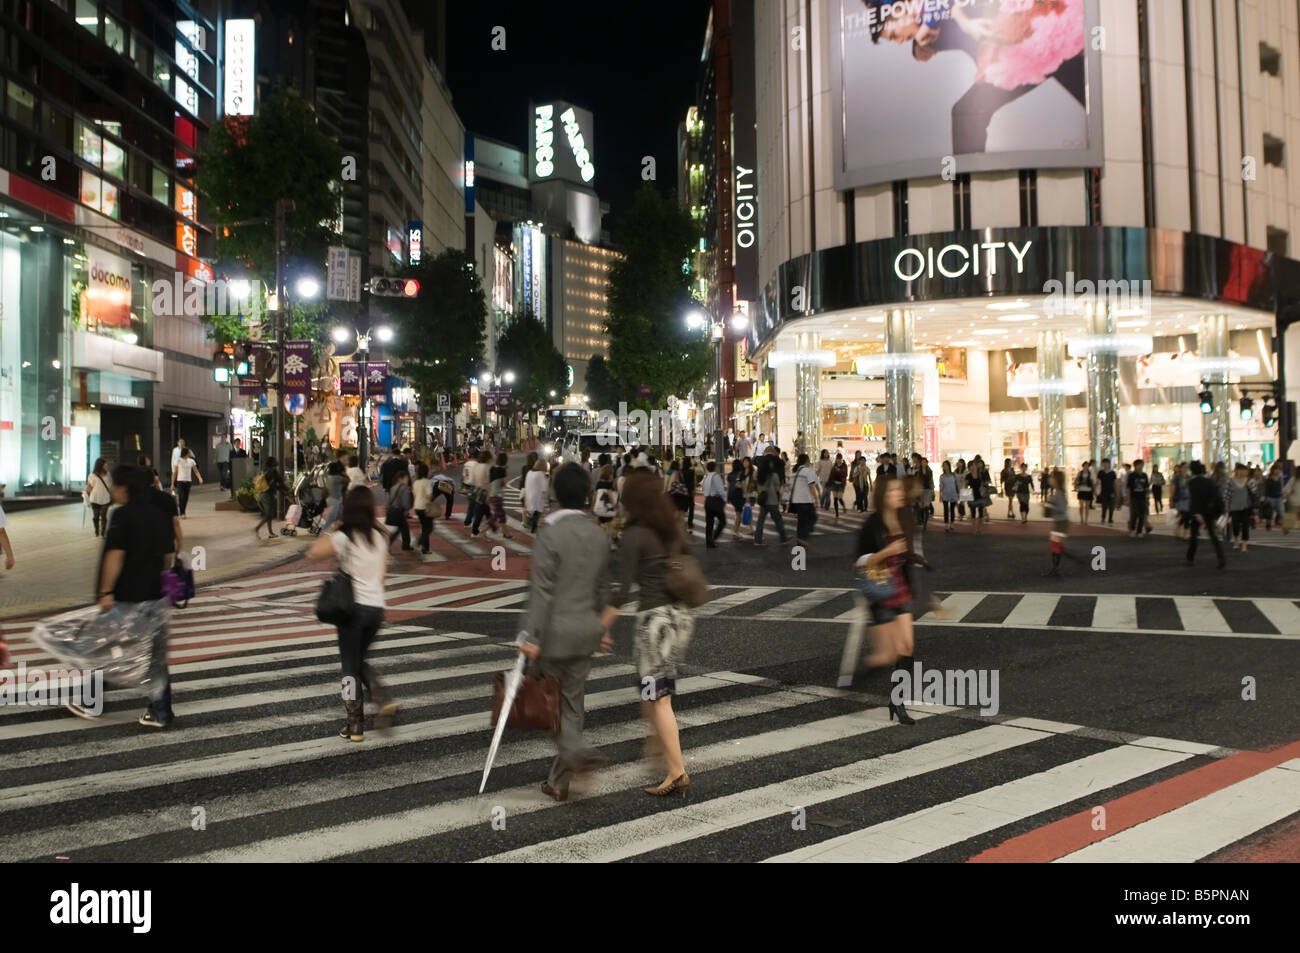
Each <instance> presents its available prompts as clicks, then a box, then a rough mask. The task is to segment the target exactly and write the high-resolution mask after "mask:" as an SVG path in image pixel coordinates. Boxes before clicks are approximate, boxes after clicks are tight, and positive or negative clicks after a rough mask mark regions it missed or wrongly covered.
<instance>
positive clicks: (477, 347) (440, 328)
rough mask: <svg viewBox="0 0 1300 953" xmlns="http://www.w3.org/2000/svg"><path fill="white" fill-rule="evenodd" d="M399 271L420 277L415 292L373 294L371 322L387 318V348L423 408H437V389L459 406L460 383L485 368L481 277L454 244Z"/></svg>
mask: <svg viewBox="0 0 1300 953" xmlns="http://www.w3.org/2000/svg"><path fill="white" fill-rule="evenodd" d="M401 276H402V277H403V278H414V279H416V280H417V281H419V282H420V294H419V296H418V297H416V298H374V297H372V298H371V299H370V324H371V326H372V327H374V326H378V325H379V324H381V323H383V322H384V321H387V322H388V323H389V325H390V326H391V327H392V328H393V340H392V342H391V343H390V344H389V345H388V346H387V347H388V352H389V354H391V355H392V356H393V358H394V359H395V360H396V361H397V362H398V364H399V365H400V369H399V370H398V371H397V372H398V373H399V374H401V376H402V377H405V378H406V379H407V380H408V381H409V382H410V384H411V386H412V387H413V388H415V392H416V395H417V399H418V400H419V402H420V407H421V408H423V410H424V412H425V413H426V414H432V413H436V412H437V410H438V395H439V394H448V395H450V397H451V402H452V407H459V406H460V402H461V401H460V395H461V391H462V389H463V388H464V387H466V386H467V385H468V384H469V379H470V378H471V377H474V376H476V375H477V374H478V373H479V372H480V371H481V370H482V369H483V347H484V343H485V333H486V328H487V300H486V298H485V297H484V295H483V285H482V282H481V281H480V280H479V276H478V274H477V273H476V272H475V271H474V268H473V266H472V264H471V263H470V260H469V259H468V258H467V257H465V253H464V252H463V251H461V250H460V249H457V248H448V249H446V250H445V251H443V252H442V253H441V254H439V255H437V256H436V257H428V256H425V257H424V258H423V259H422V260H421V262H420V264H418V265H411V266H408V267H406V268H404V269H402V272H401ZM373 346H374V345H373V344H372V348H373Z"/></svg>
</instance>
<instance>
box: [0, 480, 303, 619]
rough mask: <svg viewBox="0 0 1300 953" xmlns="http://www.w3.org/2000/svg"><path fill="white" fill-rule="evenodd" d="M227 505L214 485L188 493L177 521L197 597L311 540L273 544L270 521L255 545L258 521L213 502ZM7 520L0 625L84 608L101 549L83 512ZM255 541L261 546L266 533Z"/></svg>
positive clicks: (44, 512)
mask: <svg viewBox="0 0 1300 953" xmlns="http://www.w3.org/2000/svg"><path fill="white" fill-rule="evenodd" d="M227 498H228V493H227V491H223V490H222V489H221V488H220V487H218V486H217V485H216V484H205V485H203V486H199V487H195V489H194V490H193V492H191V494H190V505H189V514H188V516H187V518H186V519H184V520H182V521H181V529H182V531H183V532H184V534H185V540H184V545H185V551H186V552H190V553H192V552H193V551H194V547H195V546H202V547H203V548H204V551H205V552H204V556H205V558H206V563H207V565H206V568H205V569H198V568H195V571H194V581H195V583H196V584H197V585H198V587H199V589H200V591H201V590H202V589H203V588H204V587H205V586H211V585H212V584H214V583H217V582H222V581H224V580H227V579H232V578H234V577H236V576H245V575H248V574H250V573H254V572H259V571H261V570H265V569H270V568H272V567H274V566H278V565H281V564H283V563H285V562H288V561H290V560H292V559H295V558H297V556H298V554H299V553H300V552H301V551H302V550H303V549H304V548H305V547H307V546H308V545H310V543H311V542H312V540H314V539H315V537H314V536H312V535H311V534H309V533H308V532H307V531H306V530H305V529H300V530H298V535H297V536H287V537H286V536H280V535H279V531H280V528H281V527H282V526H283V525H284V524H283V522H281V521H279V520H277V521H276V524H275V528H276V538H275V540H274V541H273V542H269V543H257V542H254V540H253V525H254V524H255V523H256V522H257V519H258V518H257V515H256V514H253V513H245V512H242V511H232V510H222V511H217V509H216V503H217V501H218V500H224V499H227ZM83 513H84V525H83ZM6 515H7V516H8V519H9V540H10V542H11V543H13V547H14V562H15V565H14V568H13V570H12V571H11V572H7V573H6V572H4V570H3V568H0V619H11V618H17V617H22V616H32V615H48V614H50V613H53V612H58V611H62V610H66V609H73V608H77V607H78V606H85V605H89V604H90V603H91V602H92V601H93V599H92V597H93V596H94V593H95V578H94V576H95V571H96V569H97V567H98V566H99V557H100V551H101V549H102V545H103V544H102V540H99V539H96V538H95V530H94V528H93V527H92V525H91V520H90V509H89V508H88V507H84V506H82V505H81V504H80V503H75V504H71V505H67V506H51V507H44V508H42V509H35V510H28V511H24V512H19V513H6ZM111 515H112V514H111V513H110V517H111ZM262 538H263V539H265V538H266V537H265V530H263V537H262ZM2 566H3V562H0V567H2Z"/></svg>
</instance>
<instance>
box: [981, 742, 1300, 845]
mask: <svg viewBox="0 0 1300 953" xmlns="http://www.w3.org/2000/svg"><path fill="white" fill-rule="evenodd" d="M1293 758H1300V741H1296V742H1292V743H1291V744H1289V745H1286V746H1285V747H1281V748H1275V749H1273V750H1271V751H1243V752H1241V753H1240V754H1235V755H1231V756H1229V757H1227V758H1223V759H1221V760H1219V761H1214V762H1212V763H1210V764H1207V765H1203V766H1202V767H1199V768H1194V769H1192V770H1191V771H1186V772H1184V773H1183V774H1180V775H1178V776H1177V777H1173V778H1169V779H1168V780H1166V781H1160V782H1158V783H1156V784H1153V785H1151V786H1150V787H1145V788H1143V789H1142V790H1140V791H1134V792H1133V793H1132V794H1128V795H1125V796H1124V797H1121V798H1117V799H1116V800H1113V801H1109V802H1107V803H1105V804H1103V805H1101V806H1102V807H1104V808H1105V809H1106V815H1105V816H1106V829H1105V830H1101V831H1097V830H1093V828H1092V821H1093V817H1094V814H1093V812H1094V810H1095V809H1096V808H1095V806H1094V807H1089V808H1087V809H1086V810H1083V811H1080V812H1079V813H1077V814H1073V815H1071V816H1070V817H1066V818H1062V819H1061V820H1059V821H1057V822H1055V823H1053V824H1047V825H1045V826H1043V827H1040V828H1038V829H1037V830H1032V831H1029V832H1028V833H1025V834H1021V835H1020V836H1019V837H1013V838H1011V839H1010V840H1008V841H1004V842H1003V843H1001V844H999V845H998V846H997V847H991V848H989V849H988V850H986V851H982V852H981V853H979V854H976V855H975V856H974V857H972V858H970V860H969V861H968V863H972V864H990V863H1030V864H1032V863H1047V862H1049V861H1053V860H1056V859H1057V858H1059V857H1064V856H1066V855H1067V854H1073V853H1074V852H1075V851H1077V850H1082V849H1083V848H1085V847H1087V846H1088V845H1089V844H1095V843H1097V842H1098V841H1102V840H1105V839H1106V838H1107V837H1110V836H1111V835H1113V834H1118V833H1119V832H1120V831H1123V830H1127V829H1128V828H1130V827H1136V826H1137V825H1138V824H1142V823H1144V822H1146V821H1149V820H1151V819H1152V818H1155V817H1159V816H1160V815H1161V814H1167V813H1169V812H1170V811H1173V810H1176V809H1177V808H1180V807H1183V806H1185V805H1187V804H1190V803H1192V802H1193V801H1197V800H1200V799H1201V798H1203V797H1206V796H1207V795H1210V794H1214V793H1215V792H1216V791H1221V790H1223V789H1224V788H1226V787H1229V786H1231V785H1233V784H1237V783H1238V782H1240V781H1244V780H1246V779H1247V778H1251V777H1254V776H1255V775H1257V774H1260V773H1262V772H1264V771H1267V770H1268V769H1269V768H1275V767H1277V766H1278V765H1279V764H1283V763H1285V762H1287V761H1290V760H1291V759H1293Z"/></svg>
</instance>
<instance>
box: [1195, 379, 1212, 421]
mask: <svg viewBox="0 0 1300 953" xmlns="http://www.w3.org/2000/svg"><path fill="white" fill-rule="evenodd" d="M1202 386H1204V385H1202ZM1196 396H1197V397H1199V398H1200V399H1201V413H1203V414H1211V413H1214V395H1213V394H1212V393H1210V391H1209V390H1203V391H1201V392H1200V393H1199V394H1197V395H1196Z"/></svg>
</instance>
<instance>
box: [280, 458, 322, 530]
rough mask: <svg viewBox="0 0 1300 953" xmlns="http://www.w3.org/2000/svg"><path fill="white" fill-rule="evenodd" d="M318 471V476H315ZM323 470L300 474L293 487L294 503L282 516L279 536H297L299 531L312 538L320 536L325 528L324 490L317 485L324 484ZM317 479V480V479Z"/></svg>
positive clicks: (315, 469) (320, 468) (318, 468)
mask: <svg viewBox="0 0 1300 953" xmlns="http://www.w3.org/2000/svg"><path fill="white" fill-rule="evenodd" d="M317 470H319V471H320V472H319V474H317V472H316V471H317ZM324 474H325V468H324V467H323V466H322V467H314V468H313V469H312V470H310V471H307V472H304V473H302V474H301V475H300V476H299V477H298V481H297V483H296V484H295V485H294V498H295V499H297V501H298V502H297V503H294V504H293V505H292V506H290V507H289V509H288V510H287V511H286V512H285V514H284V519H285V525H284V528H283V529H281V530H280V535H281V536H297V535H298V530H299V529H305V530H307V532H309V533H311V534H312V535H313V536H318V535H320V532H321V530H323V529H324V528H325V510H326V503H325V490H324V488H323V487H321V486H320V485H319V483H322V482H324ZM317 477H319V479H317Z"/></svg>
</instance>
